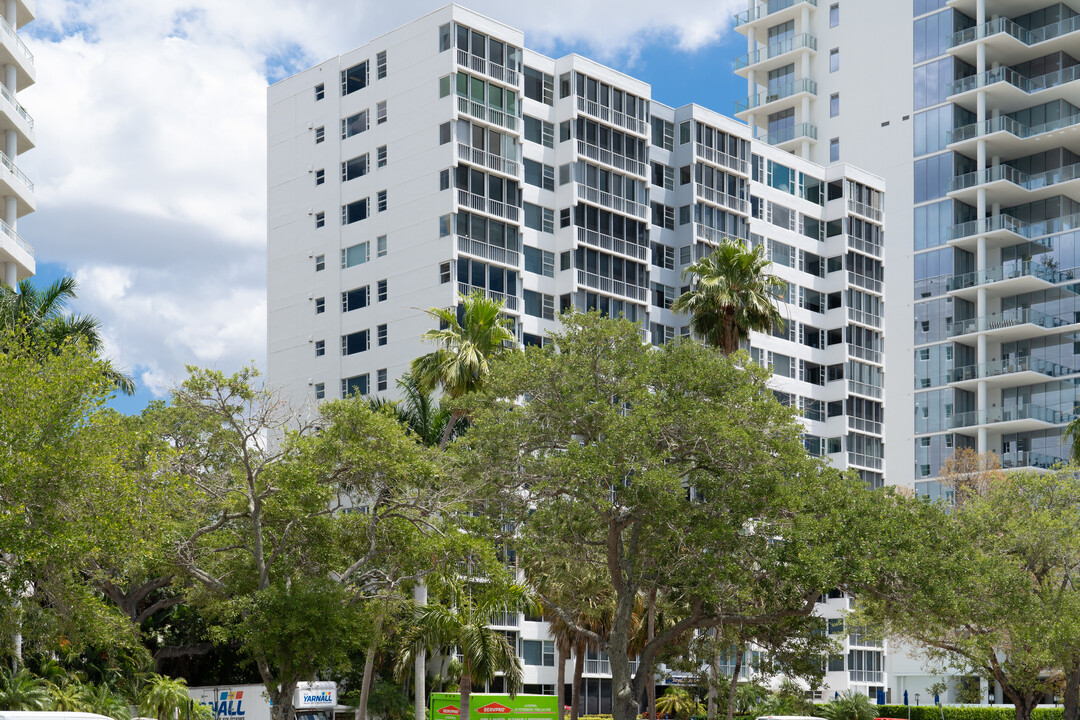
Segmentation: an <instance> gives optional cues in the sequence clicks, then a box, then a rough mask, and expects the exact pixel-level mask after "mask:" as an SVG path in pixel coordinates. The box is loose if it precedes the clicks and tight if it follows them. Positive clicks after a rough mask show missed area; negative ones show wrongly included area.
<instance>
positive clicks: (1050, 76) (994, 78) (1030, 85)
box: [946, 65, 1080, 96]
mask: <svg viewBox="0 0 1080 720" xmlns="http://www.w3.org/2000/svg"><path fill="white" fill-rule="evenodd" d="M1077 78H1080V65H1073V66H1072V67H1068V68H1065V69H1063V70H1057V71H1055V72H1052V73H1047V74H1045V75H1039V76H1038V77H1033V78H1029V77H1025V76H1023V75H1021V74H1020V73H1018V72H1016V71H1015V70H1013V69H1012V68H1008V67H999V68H994V69H993V70H987V71H986V72H984V73H981V74H979V75H972V76H970V77H966V78H960V79H959V80H953V81H952V82H951V83H949V84H948V85H946V91H947V93H948V94H949V95H950V96H952V95H959V94H960V93H965V92H968V91H970V90H976V89H978V88H981V87H986V86H988V85H995V84H997V83H1008V84H1009V85H1012V86H1013V87H1015V88H1017V89H1019V90H1023V91H1024V92H1026V93H1029V94H1030V93H1036V92H1039V91H1041V90H1046V89H1048V88H1052V87H1057V86H1059V85H1064V84H1065V83H1070V82H1073V81H1074V80H1076V79H1077Z"/></svg>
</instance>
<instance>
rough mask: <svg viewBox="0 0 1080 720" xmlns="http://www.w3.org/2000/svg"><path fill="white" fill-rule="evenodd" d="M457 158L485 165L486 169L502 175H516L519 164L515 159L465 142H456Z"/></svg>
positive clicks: (481, 165)
mask: <svg viewBox="0 0 1080 720" xmlns="http://www.w3.org/2000/svg"><path fill="white" fill-rule="evenodd" d="M457 147H458V158H460V159H461V160H464V161H465V162H468V163H472V164H473V165H479V166H480V167H485V168H487V169H488V170H494V171H495V172H498V173H502V174H503V175H513V176H514V177H517V176H518V173H519V169H520V167H521V166H520V165H518V163H517V162H516V161H515V160H510V159H508V158H504V157H502V156H501V155H496V154H495V153H490V152H487V151H486V150H480V149H478V148H474V147H472V146H470V145H466V144H465V143H458V146H457Z"/></svg>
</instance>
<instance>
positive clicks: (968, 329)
mask: <svg viewBox="0 0 1080 720" xmlns="http://www.w3.org/2000/svg"><path fill="white" fill-rule="evenodd" d="M1029 324H1030V325H1038V326H1039V327H1042V328H1046V329H1052V328H1059V327H1064V326H1065V325H1067V324H1069V323H1066V322H1065V320H1063V319H1061V318H1059V317H1057V316H1055V315H1047V314H1046V313H1044V312H1042V311H1040V310H1035V309H1032V308H1013V309H1012V310H1006V311H1005V312H1001V313H996V314H994V315H987V316H984V317H980V318H969V319H967V320H954V321H953V322H952V323H951V324H950V325H949V328H948V333H949V337H957V336H960V335H967V334H969V333H974V332H987V331H989V330H1002V329H1004V328H1009V327H1014V326H1016V325H1029Z"/></svg>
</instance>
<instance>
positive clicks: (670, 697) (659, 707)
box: [656, 687, 704, 720]
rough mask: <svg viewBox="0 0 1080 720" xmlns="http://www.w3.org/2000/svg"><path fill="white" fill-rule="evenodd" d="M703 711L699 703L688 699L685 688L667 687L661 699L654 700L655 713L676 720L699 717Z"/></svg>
mask: <svg viewBox="0 0 1080 720" xmlns="http://www.w3.org/2000/svg"><path fill="white" fill-rule="evenodd" d="M703 710H704V708H703V707H701V703H699V702H698V701H697V700H695V699H694V698H692V697H690V693H689V692H688V691H687V690H686V688H681V687H669V688H668V689H667V690H666V691H665V692H664V695H663V697H660V698H657V700H656V711H657V712H661V713H663V714H664V715H666V716H667V717H669V718H677V719H678V720H689V718H691V717H693V716H695V715H700V714H701V713H702V711H703Z"/></svg>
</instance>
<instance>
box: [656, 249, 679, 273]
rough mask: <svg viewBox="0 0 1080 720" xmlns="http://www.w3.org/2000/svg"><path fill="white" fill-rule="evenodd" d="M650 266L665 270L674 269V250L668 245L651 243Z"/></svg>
mask: <svg viewBox="0 0 1080 720" xmlns="http://www.w3.org/2000/svg"><path fill="white" fill-rule="evenodd" d="M652 264H653V265H655V266H656V267H662V268H664V269H665V270H674V269H675V248H673V247H671V246H670V245H661V244H660V243H653V246H652Z"/></svg>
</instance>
